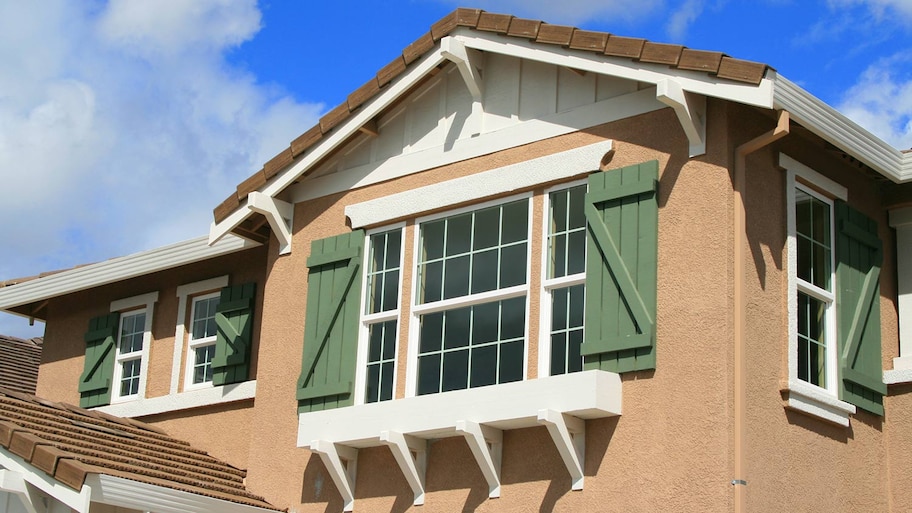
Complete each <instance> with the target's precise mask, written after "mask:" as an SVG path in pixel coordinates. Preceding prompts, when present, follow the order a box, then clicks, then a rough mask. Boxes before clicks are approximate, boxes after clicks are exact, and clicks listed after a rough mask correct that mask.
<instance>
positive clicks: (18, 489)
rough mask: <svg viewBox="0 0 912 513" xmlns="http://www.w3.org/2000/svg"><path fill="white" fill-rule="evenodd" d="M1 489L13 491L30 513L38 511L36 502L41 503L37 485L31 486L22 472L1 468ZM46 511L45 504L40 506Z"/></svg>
mask: <svg viewBox="0 0 912 513" xmlns="http://www.w3.org/2000/svg"><path fill="white" fill-rule="evenodd" d="M0 491H4V492H8V493H11V494H13V495H15V496H17V497H19V500H20V501H21V502H22V505H23V506H24V507H25V511H27V512H28V513H38V509H37V507H36V504H41V502H40V500H39V499H40V497H39V496H38V494H37V490H35V487H33V486H30V485H29V483H28V481H26V480H25V478H24V477H22V474H19V473H18V472H13V471H11V470H6V469H0ZM40 507H41V511H44V510H45V508H44V506H43V505H42V506H40Z"/></svg>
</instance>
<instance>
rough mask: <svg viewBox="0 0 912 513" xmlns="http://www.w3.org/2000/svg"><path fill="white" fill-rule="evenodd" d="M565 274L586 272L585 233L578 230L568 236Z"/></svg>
mask: <svg viewBox="0 0 912 513" xmlns="http://www.w3.org/2000/svg"><path fill="white" fill-rule="evenodd" d="M567 253H568V254H567V274H577V273H582V272H585V271H586V231H585V230H580V231H576V232H573V233H571V234H570V247H569V248H567Z"/></svg>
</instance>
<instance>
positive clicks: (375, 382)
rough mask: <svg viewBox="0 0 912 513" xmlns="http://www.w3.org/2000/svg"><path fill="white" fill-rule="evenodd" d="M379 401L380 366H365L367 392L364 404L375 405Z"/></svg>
mask: <svg viewBox="0 0 912 513" xmlns="http://www.w3.org/2000/svg"><path fill="white" fill-rule="evenodd" d="M379 400H380V364H373V365H368V366H367V392H366V394H365V397H364V402H367V403H375V402H377V401H379Z"/></svg>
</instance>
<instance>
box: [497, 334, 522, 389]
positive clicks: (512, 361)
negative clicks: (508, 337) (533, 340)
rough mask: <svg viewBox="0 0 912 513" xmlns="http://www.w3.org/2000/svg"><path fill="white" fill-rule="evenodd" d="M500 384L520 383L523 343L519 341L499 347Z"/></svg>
mask: <svg viewBox="0 0 912 513" xmlns="http://www.w3.org/2000/svg"><path fill="white" fill-rule="evenodd" d="M499 371H500V373H499V374H500V380H499V382H500V383H510V382H511V381H522V379H523V343H522V341H521V340H516V341H514V342H507V343H506V344H501V345H500V366H499Z"/></svg>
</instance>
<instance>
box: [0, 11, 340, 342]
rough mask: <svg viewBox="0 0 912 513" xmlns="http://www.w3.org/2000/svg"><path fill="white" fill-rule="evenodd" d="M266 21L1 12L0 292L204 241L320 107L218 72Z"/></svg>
mask: <svg viewBox="0 0 912 513" xmlns="http://www.w3.org/2000/svg"><path fill="white" fill-rule="evenodd" d="M260 23H261V17H260V12H259V11H258V9H257V7H256V3H255V1H254V0H245V1H234V0H194V1H193V2H186V1H183V0H167V1H165V0H157V1H155V2H147V1H145V0H111V1H110V2H108V3H102V4H98V3H90V2H69V1H66V0H56V1H55V0H48V1H46V2H44V3H43V4H42V8H41V9H36V8H34V6H32V5H30V4H29V3H28V2H0V62H3V66H0V190H2V191H3V196H4V200H3V201H2V202H0V219H3V222H2V223H0V240H3V241H4V242H3V252H2V254H0V280H5V279H9V278H14V277H20V276H25V275H30V274H35V273H38V272H41V271H47V270H52V269H57V268H61V267H69V266H72V265H75V264H80V263H88V262H93V261H98V260H103V259H106V258H110V257H114V256H119V255H123V254H128V253H132V252H135V251H139V250H143V249H148V248H152V247H156V246H160V245H163V244H167V243H172V242H176V241H178V240H183V239H187V238H191V237H196V236H199V235H204V234H206V232H207V229H208V225H209V222H210V221H211V218H212V215H211V212H212V208H213V207H215V206H216V205H217V204H218V203H220V202H221V201H222V200H223V199H224V198H225V196H227V195H228V194H229V193H230V191H231V190H233V188H234V187H235V186H236V185H237V184H238V183H239V182H241V181H242V180H243V179H244V178H246V177H247V176H249V175H250V174H251V173H253V172H254V171H256V170H257V169H259V167H260V166H262V164H263V162H265V161H266V160H268V159H269V158H270V157H272V156H273V155H274V154H275V153H277V152H278V151H280V150H281V149H282V148H283V147H285V146H287V145H288V143H289V142H290V141H291V140H292V139H293V138H294V137H295V136H297V135H298V134H300V133H301V132H302V131H304V130H305V129H307V128H308V127H310V126H311V125H313V124H314V123H315V122H316V121H317V119H318V115H319V113H320V111H321V110H323V106H322V105H318V104H303V103H300V102H298V101H296V100H295V99H294V98H292V97H290V96H288V95H287V93H285V92H283V91H282V90H281V89H279V88H278V87H277V86H274V85H268V84H265V85H264V84H261V83H258V81H257V79H256V77H254V76H252V75H250V74H249V73H247V72H244V71H242V70H239V69H236V68H232V67H231V66H230V65H229V64H227V62H226V60H225V55H226V53H227V52H228V51H230V50H231V49H232V48H235V47H236V46H237V45H239V44H242V43H243V42H244V41H247V40H249V39H250V38H252V37H254V36H255V34H256V33H257V31H258V30H259V28H260ZM4 327H5V323H4V322H3V321H0V333H2V332H3V328H4ZM10 334H13V335H15V334H16V333H10Z"/></svg>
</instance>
